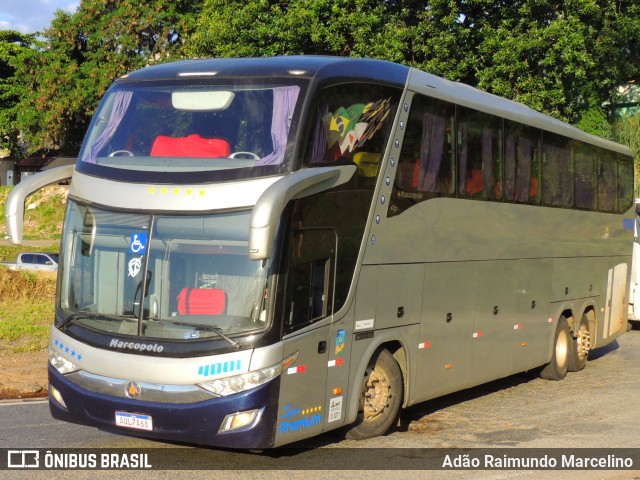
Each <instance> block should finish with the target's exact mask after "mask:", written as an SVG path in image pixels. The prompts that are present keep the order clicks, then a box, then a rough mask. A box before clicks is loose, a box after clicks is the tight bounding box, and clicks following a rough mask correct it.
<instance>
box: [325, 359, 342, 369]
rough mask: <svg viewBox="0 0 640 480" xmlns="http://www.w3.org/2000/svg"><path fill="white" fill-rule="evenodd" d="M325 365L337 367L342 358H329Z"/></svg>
mask: <svg viewBox="0 0 640 480" xmlns="http://www.w3.org/2000/svg"><path fill="white" fill-rule="evenodd" d="M327 365H328V366H329V367H339V366H340V365H342V359H341V358H336V359H335V360H329V363H328V364H327Z"/></svg>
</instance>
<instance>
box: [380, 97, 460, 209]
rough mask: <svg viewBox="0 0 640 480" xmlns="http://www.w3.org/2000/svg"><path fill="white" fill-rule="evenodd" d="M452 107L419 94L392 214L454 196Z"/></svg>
mask: <svg viewBox="0 0 640 480" xmlns="http://www.w3.org/2000/svg"><path fill="white" fill-rule="evenodd" d="M453 115H454V107H453V105H452V104H450V103H447V102H443V101H440V100H435V99H432V98H428V97H423V96H420V95H416V96H415V97H414V99H413V102H412V105H411V111H410V112H409V120H408V122H407V129H406V132H405V135H404V140H403V143H402V150H401V152H400V158H399V161H398V172H397V174H396V179H395V182H394V187H393V194H392V197H393V201H392V202H391V204H390V207H389V215H390V216H392V215H398V214H400V213H402V212H403V211H404V210H406V209H407V208H409V207H411V206H412V205H414V204H416V203H418V202H421V201H423V200H427V199H428V198H433V197H437V196H443V195H453V194H454V173H455V172H454V165H455V164H454V162H453V142H452V131H453V130H452V127H453Z"/></svg>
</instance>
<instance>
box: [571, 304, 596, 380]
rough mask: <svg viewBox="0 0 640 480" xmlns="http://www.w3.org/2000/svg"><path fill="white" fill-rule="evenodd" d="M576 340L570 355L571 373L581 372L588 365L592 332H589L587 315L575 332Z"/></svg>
mask: <svg viewBox="0 0 640 480" xmlns="http://www.w3.org/2000/svg"><path fill="white" fill-rule="evenodd" d="M575 333H576V338H575V339H574V340H573V348H572V349H571V355H569V371H570V372H579V371H580V370H582V369H583V368H584V367H585V366H586V365H587V357H588V356H589V350H591V332H590V331H589V320H587V317H586V315H583V316H582V320H580V326H579V327H578V330H577V331H576V332H575Z"/></svg>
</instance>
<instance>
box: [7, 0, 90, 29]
mask: <svg viewBox="0 0 640 480" xmlns="http://www.w3.org/2000/svg"><path fill="white" fill-rule="evenodd" d="M78 5H80V0H0V30H17V31H18V32H21V33H33V32H36V31H42V30H44V29H45V28H47V27H48V26H49V25H51V20H53V12H55V11H56V10H58V9H61V10H66V11H68V12H73V11H75V10H76V9H77V8H78Z"/></svg>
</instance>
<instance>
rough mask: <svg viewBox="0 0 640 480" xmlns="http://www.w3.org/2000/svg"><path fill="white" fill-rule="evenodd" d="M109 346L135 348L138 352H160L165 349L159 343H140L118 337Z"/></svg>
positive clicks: (125, 348)
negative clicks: (125, 340) (124, 340)
mask: <svg viewBox="0 0 640 480" xmlns="http://www.w3.org/2000/svg"><path fill="white" fill-rule="evenodd" d="M109 347H111V348H118V349H120V350H134V351H136V352H156V353H160V352H162V351H163V350H164V347H163V346H162V345H158V344H157V343H139V342H123V341H122V340H118V339H117V338H112V339H111V342H110V343H109Z"/></svg>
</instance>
